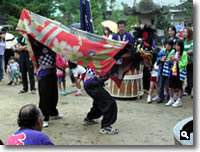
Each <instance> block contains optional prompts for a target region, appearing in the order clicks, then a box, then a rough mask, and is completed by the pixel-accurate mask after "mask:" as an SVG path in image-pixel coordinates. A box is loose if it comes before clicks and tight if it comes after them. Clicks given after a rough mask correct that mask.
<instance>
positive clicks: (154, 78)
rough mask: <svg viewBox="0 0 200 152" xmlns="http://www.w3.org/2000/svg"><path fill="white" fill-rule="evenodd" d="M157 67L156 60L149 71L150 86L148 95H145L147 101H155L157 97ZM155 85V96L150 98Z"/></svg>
mask: <svg viewBox="0 0 200 152" xmlns="http://www.w3.org/2000/svg"><path fill="white" fill-rule="evenodd" d="M158 68H159V66H158V65H157V62H155V63H154V65H153V69H152V71H151V77H150V88H149V95H148V97H147V103H151V102H152V100H153V101H155V100H156V99H157V98H158V89H159V88H158ZM154 87H156V91H157V96H156V97H154V98H153V99H152V93H153V89H154Z"/></svg>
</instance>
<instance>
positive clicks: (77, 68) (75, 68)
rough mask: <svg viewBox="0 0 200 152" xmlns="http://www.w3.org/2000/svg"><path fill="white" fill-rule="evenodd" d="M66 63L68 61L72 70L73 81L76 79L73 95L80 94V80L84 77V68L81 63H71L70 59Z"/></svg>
mask: <svg viewBox="0 0 200 152" xmlns="http://www.w3.org/2000/svg"><path fill="white" fill-rule="evenodd" d="M68 63H69V68H70V69H71V70H72V73H73V75H74V78H75V81H76V88H77V92H76V93H75V94H74V95H75V96H81V95H82V91H81V80H83V79H84V76H85V73H86V70H85V68H84V67H82V66H81V65H77V64H75V63H72V62H70V61H68Z"/></svg>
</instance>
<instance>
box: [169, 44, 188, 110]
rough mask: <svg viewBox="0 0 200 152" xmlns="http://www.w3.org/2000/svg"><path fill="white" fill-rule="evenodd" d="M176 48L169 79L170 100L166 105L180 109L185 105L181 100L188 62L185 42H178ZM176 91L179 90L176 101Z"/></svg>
mask: <svg viewBox="0 0 200 152" xmlns="http://www.w3.org/2000/svg"><path fill="white" fill-rule="evenodd" d="M175 46H176V52H175V55H171V56H170V62H171V64H172V68H171V70H170V79H169V92H170V100H169V101H168V103H166V105H167V106H170V105H172V106H173V107H180V106H182V105H183V104H182V100H181V99H182V97H183V82H184V80H185V78H186V67H187V63H188V60H187V53H186V52H185V51H184V42H183V40H177V41H176V45H175ZM174 89H179V92H178V99H177V100H176V101H175V99H174Z"/></svg>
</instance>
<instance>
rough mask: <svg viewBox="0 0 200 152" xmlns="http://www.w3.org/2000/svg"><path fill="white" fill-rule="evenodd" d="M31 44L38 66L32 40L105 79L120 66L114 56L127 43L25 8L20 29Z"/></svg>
mask: <svg viewBox="0 0 200 152" xmlns="http://www.w3.org/2000/svg"><path fill="white" fill-rule="evenodd" d="M16 29H17V30H18V31H20V32H21V33H22V35H23V36H25V37H26V39H27V41H28V49H29V53H30V55H31V57H32V61H33V62H34V64H35V65H36V67H37V62H36V60H35V56H34V52H35V51H37V48H35V47H32V46H33V45H34V44H31V43H32V41H30V38H29V37H32V38H34V39H35V40H37V41H38V42H39V43H41V44H43V45H44V46H46V47H48V48H50V49H51V50H52V51H53V52H55V53H56V54H59V55H64V56H65V58H66V59H67V60H70V61H71V62H74V63H77V64H79V65H82V66H84V67H90V68H91V69H93V70H94V71H95V72H96V73H97V74H98V75H100V76H105V75H106V74H107V73H108V71H109V70H111V68H112V67H113V65H114V64H115V63H116V60H115V59H114V56H115V55H116V54H117V53H119V52H120V50H122V49H123V48H124V47H125V46H126V44H127V42H119V41H114V40H108V39H106V40H105V39H103V38H102V37H100V36H97V35H94V34H91V33H87V32H85V31H81V30H79V29H75V28H69V27H67V26H64V25H62V24H61V23H59V22H57V21H53V20H50V19H48V18H45V17H43V16H40V15H38V14H35V13H33V12H31V11H29V10H26V9H23V10H22V13H21V16H20V19H19V22H18V25H17V28H16Z"/></svg>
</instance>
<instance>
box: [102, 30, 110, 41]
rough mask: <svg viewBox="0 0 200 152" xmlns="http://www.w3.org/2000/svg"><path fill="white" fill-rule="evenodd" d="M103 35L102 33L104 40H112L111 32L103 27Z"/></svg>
mask: <svg viewBox="0 0 200 152" xmlns="http://www.w3.org/2000/svg"><path fill="white" fill-rule="evenodd" d="M103 33H104V35H103V38H104V39H110V40H112V31H111V30H110V29H109V28H108V27H104V30H103Z"/></svg>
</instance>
